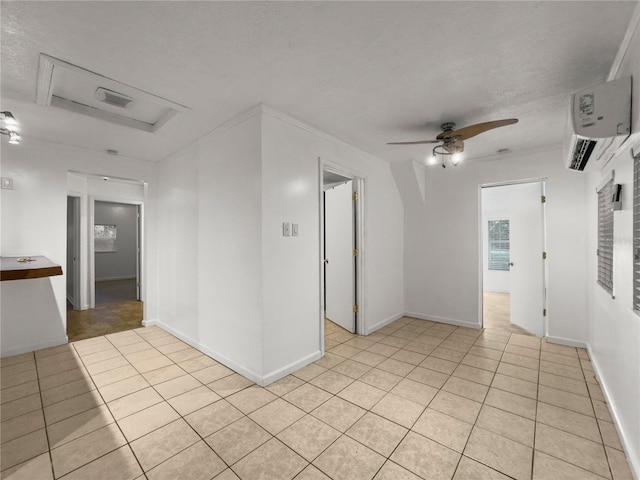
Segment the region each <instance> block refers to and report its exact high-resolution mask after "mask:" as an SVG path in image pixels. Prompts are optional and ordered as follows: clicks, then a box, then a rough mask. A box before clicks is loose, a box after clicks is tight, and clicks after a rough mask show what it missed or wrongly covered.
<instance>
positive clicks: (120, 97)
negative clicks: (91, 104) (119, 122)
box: [95, 87, 133, 108]
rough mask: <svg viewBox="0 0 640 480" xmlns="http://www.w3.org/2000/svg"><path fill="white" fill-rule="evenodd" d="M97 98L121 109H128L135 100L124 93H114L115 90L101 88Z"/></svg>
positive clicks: (98, 90)
mask: <svg viewBox="0 0 640 480" xmlns="http://www.w3.org/2000/svg"><path fill="white" fill-rule="evenodd" d="M95 95H96V98H97V99H98V100H100V101H101V102H103V103H106V104H107V105H112V106H114V107H119V108H127V105H129V104H130V103H131V102H132V101H133V98H131V97H129V96H127V95H124V94H122V93H118V92H114V91H113V90H107V89H106V88H102V87H99V88H98V89H97V90H96V94H95Z"/></svg>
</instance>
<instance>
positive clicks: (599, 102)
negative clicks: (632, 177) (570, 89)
mask: <svg viewBox="0 0 640 480" xmlns="http://www.w3.org/2000/svg"><path fill="white" fill-rule="evenodd" d="M567 126H568V128H567V129H568V132H567V135H566V137H565V159H566V160H565V161H566V166H567V168H568V169H570V170H578V171H593V170H599V169H601V168H603V167H604V166H605V165H606V164H607V163H608V162H609V160H611V158H613V156H614V154H615V152H616V150H617V149H618V147H620V145H622V144H623V143H624V141H625V140H626V139H627V137H628V136H629V134H630V133H631V77H625V78H621V79H618V80H613V81H611V82H606V83H603V84H601V85H597V86H595V87H591V88H586V89H584V90H581V91H579V92H576V93H574V94H573V95H572V96H571V106H570V109H569V118H568V121H567Z"/></svg>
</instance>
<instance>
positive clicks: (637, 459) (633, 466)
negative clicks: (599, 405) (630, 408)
mask: <svg viewBox="0 0 640 480" xmlns="http://www.w3.org/2000/svg"><path fill="white" fill-rule="evenodd" d="M586 348H587V351H588V352H589V359H590V360H591V365H592V366H593V370H594V372H595V375H596V380H598V383H599V384H600V389H601V390H602V394H603V395H604V399H605V402H606V404H607V408H608V409H609V414H610V415H611V419H612V420H613V425H614V426H615V428H616V431H617V432H618V437H620V443H622V448H623V449H624V454H625V456H626V457H627V461H628V462H629V469H630V470H631V475H633V478H634V479H635V480H640V454H638V453H635V455H631V454H630V453H631V452H633V450H631V443H630V442H629V439H628V435H627V434H626V430H625V429H624V428H623V425H622V422H621V421H620V415H618V410H617V408H616V404H615V402H613V400H612V398H611V395H610V394H609V389H608V388H607V382H605V381H603V379H602V376H601V375H600V367H599V366H598V362H597V360H596V357H595V356H594V354H593V351H592V350H591V346H590V345H589V344H587V346H586Z"/></svg>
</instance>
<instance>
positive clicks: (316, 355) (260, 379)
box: [142, 320, 322, 387]
mask: <svg viewBox="0 0 640 480" xmlns="http://www.w3.org/2000/svg"><path fill="white" fill-rule="evenodd" d="M142 325H143V326H144V327H152V326H154V325H157V326H159V327H160V328H162V329H163V330H166V331H167V332H169V333H171V334H172V335H174V336H176V337H177V338H179V339H180V340H182V341H183V342H185V343H188V344H189V345H191V346H192V347H193V348H197V349H198V350H200V351H201V352H202V353H204V354H205V355H208V356H210V357H211V358H213V359H214V360H216V361H218V362H220V363H222V364H223V365H224V366H226V367H229V368H230V369H231V370H233V371H234V372H236V373H239V374H240V375H242V376H243V377H246V378H248V379H249V380H251V381H252V382H255V383H256V384H257V385H260V386H261V387H264V386H266V385H269V384H270V383H273V382H275V381H276V380H279V379H280V378H282V377H286V376H287V375H289V374H290V373H291V372H295V371H296V370H298V369H299V368H302V367H305V366H307V365H308V364H310V363H311V362H315V361H316V360H318V359H320V358H321V357H322V352H321V351H320V350H318V351H316V352H313V353H312V354H310V355H307V356H306V357H304V358H301V359H300V360H296V361H295V362H293V363H290V364H289V365H286V366H284V367H282V368H280V369H278V370H275V371H273V372H271V373H268V374H266V375H261V374H259V373H258V372H255V371H254V370H252V369H250V368H247V367H245V366H244V365H240V364H238V363H236V362H235V361H233V360H231V359H230V358H228V357H226V356H224V355H222V354H220V353H218V352H216V351H214V350H212V349H210V348H209V347H207V346H205V345H203V344H201V343H200V342H198V341H197V340H194V339H192V338H191V337H189V336H187V335H184V334H182V333H181V332H179V331H177V330H176V329H174V328H173V327H170V326H169V325H167V324H165V323H163V322H161V321H159V320H143V322H142Z"/></svg>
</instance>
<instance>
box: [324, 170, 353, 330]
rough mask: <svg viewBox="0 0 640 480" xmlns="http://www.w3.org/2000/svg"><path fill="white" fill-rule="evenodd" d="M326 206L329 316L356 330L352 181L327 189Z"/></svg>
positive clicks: (348, 328)
mask: <svg viewBox="0 0 640 480" xmlns="http://www.w3.org/2000/svg"><path fill="white" fill-rule="evenodd" d="M324 208H325V210H324V212H325V226H324V232H325V293H326V303H325V311H326V316H327V318H328V319H329V320H331V321H332V322H334V323H336V324H338V325H340V326H341V327H342V328H344V329H346V330H348V331H350V332H354V331H355V317H354V312H353V305H354V286H355V262H354V257H353V245H354V239H353V225H354V219H353V200H352V182H351V181H349V182H346V183H343V184H341V185H338V186H336V187H333V188H331V189H329V190H327V191H325V207H324Z"/></svg>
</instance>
